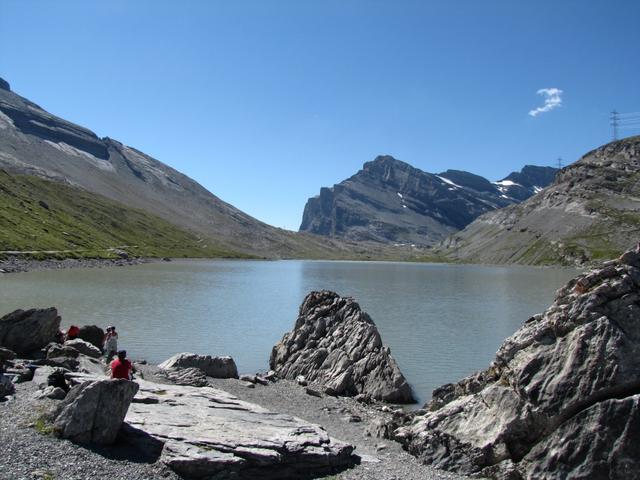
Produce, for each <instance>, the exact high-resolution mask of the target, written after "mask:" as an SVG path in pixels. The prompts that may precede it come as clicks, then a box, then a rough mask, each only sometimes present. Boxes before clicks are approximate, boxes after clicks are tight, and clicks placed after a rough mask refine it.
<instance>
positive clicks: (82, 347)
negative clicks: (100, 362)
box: [64, 338, 102, 358]
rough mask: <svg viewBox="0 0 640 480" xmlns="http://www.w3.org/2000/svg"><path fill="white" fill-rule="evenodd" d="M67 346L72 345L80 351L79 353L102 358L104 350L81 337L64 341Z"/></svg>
mask: <svg viewBox="0 0 640 480" xmlns="http://www.w3.org/2000/svg"><path fill="white" fill-rule="evenodd" d="M64 346H65V347H71V348H73V349H75V350H77V351H78V353H80V354H82V355H86V356H87V357H91V358H100V357H101V356H102V351H101V350H100V349H99V348H97V347H95V346H94V345H92V344H91V343H89V342H86V341H84V340H82V339H80V338H74V339H73V340H67V341H66V342H64Z"/></svg>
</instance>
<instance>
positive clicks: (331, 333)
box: [269, 290, 414, 403]
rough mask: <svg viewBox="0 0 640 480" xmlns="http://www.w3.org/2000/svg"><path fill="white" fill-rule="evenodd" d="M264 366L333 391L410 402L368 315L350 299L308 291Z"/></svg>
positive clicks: (282, 376)
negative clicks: (289, 327) (293, 323)
mask: <svg viewBox="0 0 640 480" xmlns="http://www.w3.org/2000/svg"><path fill="white" fill-rule="evenodd" d="M269 365H270V367H271V369H272V370H274V371H275V372H276V373H277V375H278V376H279V377H281V378H286V379H290V380H295V379H296V378H297V377H298V376H300V375H302V376H304V378H305V380H306V381H308V382H313V383H318V384H321V385H324V386H325V390H326V391H327V392H328V393H331V394H335V395H357V394H359V393H366V394H369V395H371V396H372V397H373V398H375V399H378V400H382V401H385V402H393V403H412V402H414V399H413V395H412V392H411V387H410V386H409V384H408V383H407V381H406V379H405V378H404V376H403V375H402V373H401V372H400V369H399V368H398V365H397V364H396V362H395V360H394V359H393V357H392V356H391V352H390V350H389V348H388V347H385V346H383V345H382V339H381V338H380V334H379V333H378V329H377V328H376V326H375V324H374V323H373V320H371V317H369V315H367V313H365V312H363V311H362V310H361V309H360V306H359V305H358V303H357V302H356V301H355V300H354V299H352V298H343V297H340V296H339V295H338V294H337V293H334V292H330V291H326V290H323V291H320V292H311V293H310V294H309V295H307V297H306V298H305V299H304V302H303V303H302V305H301V306H300V313H299V315H298V319H297V320H296V324H295V327H294V329H293V330H292V331H291V332H289V333H287V334H285V335H284V337H283V338H282V341H281V342H280V343H278V344H277V345H275V346H274V347H273V350H272V352H271V358H270V360H269Z"/></svg>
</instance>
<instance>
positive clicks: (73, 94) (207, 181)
mask: <svg viewBox="0 0 640 480" xmlns="http://www.w3.org/2000/svg"><path fill="white" fill-rule="evenodd" d="M639 22H640V2H638V1H635V0H630V1H611V0H609V1H600V0H589V1H585V0H581V1H577V0H573V1H572V0H568V1H558V0H556V1H546V0H544V1H513V0H503V1H491V0H486V1H480V0H467V1H464V0H460V1H456V2H447V1H444V0H443V1H439V2H430V1H426V0H424V1H408V0H398V1H376V0H324V1H303V0H292V1H267V0H256V1H241V0H239V1H226V2H222V1H184V2H178V1H159V0H153V1H143V0H136V1H135V2H133V1H123V0H110V1H92V2H86V1H63V2H62V1H61V2H51V1H25V0H0V76H2V77H3V78H5V79H6V80H8V81H9V82H10V83H11V85H12V89H13V90H14V91H16V92H17V93H19V94H21V95H23V96H25V97H27V98H29V99H31V100H33V101H34V102H36V103H38V104H39V105H41V106H42V107H43V108H45V109H47V110H49V111H50V112H52V113H54V114H56V115H59V116H61V117H63V118H66V119H68V120H71V121H73V122H76V123H78V124H80V125H83V126H85V127H88V128H90V129H92V130H93V131H95V132H96V133H97V134H98V135H99V136H109V137H112V138H115V139H117V140H120V141H122V142H123V143H126V144H128V145H131V146H133V147H136V148H138V149H140V150H142V151H144V152H146V153H148V154H150V155H152V156H154V157H155V158H157V159H158V160H161V161H163V162H164V163H167V164H169V165H171V166H172V167H174V168H176V169H178V170H180V171H182V172H184V173H186V174H187V175H189V176H191V177H192V178H194V179H195V180H197V181H198V182H200V183H201V184H202V185H204V186H205V187H206V188H207V189H209V190H210V191H211V192H213V193H214V194H216V195H218V196H219V197H220V198H222V199H223V200H225V201H227V202H229V203H231V204H233V205H235V206H236V207H238V208H240V209H241V210H244V211H245V212H247V213H249V214H251V215H253V216H255V217H256V218H258V219H260V220H262V221H265V222H267V223H270V224H272V225H275V226H279V227H284V228H288V229H293V230H297V228H298V226H299V224H300V220H301V217H302V211H303V208H304V204H305V202H306V200H307V198H308V197H310V196H313V195H316V194H317V193H318V192H319V189H320V187H321V186H331V185H333V184H334V183H338V182H339V181H341V180H343V179H345V178H347V177H349V176H351V175H352V174H354V173H355V172H356V171H357V170H359V169H360V168H361V167H362V164H363V163H364V162H366V161H369V160H372V159H373V158H374V157H375V156H376V155H379V154H390V155H393V156H394V157H396V158H398V159H401V160H404V161H406V162H408V163H410V164H412V165H414V166H416V167H418V168H420V169H422V170H425V171H428V172H433V173H436V172H440V171H443V170H446V169H448V168H452V169H460V170H467V171H470V172H473V173H476V174H479V175H483V176H485V177H487V178H489V179H490V180H497V179H499V178H502V177H504V176H506V175H507V174H508V173H509V172H511V171H513V170H519V169H520V168H521V167H522V166H523V165H525V164H536V165H553V164H554V163H555V162H556V159H557V158H558V157H562V158H563V159H564V162H565V163H569V162H572V161H575V160H576V159H578V158H579V157H580V156H581V155H582V154H584V153H586V152H587V151H588V150H590V149H592V148H594V147H596V146H599V145H600V144H602V143H606V142H608V141H609V140H610V139H611V130H610V128H609V126H608V116H609V112H610V111H611V110H612V109H613V108H616V109H617V110H618V111H621V112H637V111H640V90H639V88H638V87H639V85H640V83H639V79H640V61H639V60H638V48H639V47H640V29H639V28H638V23H639ZM542 89H547V90H546V93H545V92H543V93H541V94H538V93H537V92H538V91H539V90H542ZM550 89H558V90H561V91H562V93H558V92H556V91H554V90H550ZM545 99H548V100H549V102H550V103H549V105H550V107H548V111H543V112H541V113H539V114H536V115H535V116H532V115H530V114H529V112H531V111H533V110H535V109H537V108H542V107H544V104H545ZM545 110H547V109H545ZM623 133H624V134H626V135H630V134H634V133H635V134H638V133H640V131H639V130H636V131H632V130H625V131H623Z"/></svg>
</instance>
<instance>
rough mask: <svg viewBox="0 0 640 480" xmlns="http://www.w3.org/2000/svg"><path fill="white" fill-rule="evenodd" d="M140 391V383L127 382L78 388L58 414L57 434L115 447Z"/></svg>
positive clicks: (102, 382) (92, 383)
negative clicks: (113, 444) (123, 424)
mask: <svg viewBox="0 0 640 480" xmlns="http://www.w3.org/2000/svg"><path fill="white" fill-rule="evenodd" d="M137 391H138V384H137V383H134V382H131V381H129V380H123V379H118V380H97V381H87V382H83V383H81V384H79V385H76V386H75V387H73V388H72V389H71V390H70V391H69V393H68V394H67V396H66V398H65V399H64V400H63V402H62V403H61V404H60V405H59V407H58V408H57V410H56V412H55V414H54V417H55V420H54V423H53V428H54V432H55V434H56V435H58V436H60V437H62V438H67V439H69V440H71V441H73V442H77V443H91V444H98V445H109V444H112V443H113V442H114V441H115V439H116V436H117V435H118V432H119V431H120V427H121V426H122V422H123V421H124V417H125V416H126V414H127V410H128V409H129V405H130V404H131V400H132V399H133V396H134V395H135V394H136V392H137Z"/></svg>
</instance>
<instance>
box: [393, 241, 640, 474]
mask: <svg viewBox="0 0 640 480" xmlns="http://www.w3.org/2000/svg"><path fill="white" fill-rule="evenodd" d="M638 352H640V253H636V252H627V253H625V254H624V255H623V256H621V257H620V258H619V259H618V260H616V261H611V262H608V263H607V264H605V265H604V266H603V267H602V268H600V269H598V270H594V271H591V272H588V273H586V274H584V275H581V276H579V277H577V278H576V279H574V280H572V281H570V282H569V283H568V284H567V285H566V286H564V287H563V288H561V289H560V290H559V291H558V293H557V297H556V300H555V302H554V303H553V305H551V307H550V308H549V309H548V310H547V311H546V312H545V313H543V314H539V315H536V316H534V317H532V318H530V319H529V320H527V321H526V322H525V324H524V325H523V326H522V327H521V328H520V329H519V330H518V331H517V332H516V333H514V334H513V335H512V336H511V337H509V338H508V339H506V340H505V342H504V343H503V344H502V346H501V347H500V349H499V350H498V353H497V355H496V359H495V360H494V362H493V363H492V364H491V366H490V367H489V368H488V369H487V370H485V371H483V372H480V373H477V374H475V375H472V376H471V377H468V378H466V379H464V380H461V381H460V382H458V383H457V384H455V385H445V386H444V387H441V388H440V389H437V390H436V391H434V394H433V400H432V401H431V402H430V403H429V404H428V405H426V406H425V408H426V409H427V410H428V411H427V412H426V413H423V414H420V415H417V416H415V418H414V419H413V421H412V422H411V423H410V424H409V425H407V426H404V427H401V428H399V429H397V430H396V431H395V433H394V436H395V438H396V439H398V440H400V441H401V442H402V443H403V444H404V445H405V446H406V448H407V449H408V450H409V451H410V452H412V453H414V454H415V455H417V456H419V457H420V458H421V459H422V460H424V461H425V462H426V463H429V464H432V465H434V466H437V467H440V468H444V469H448V470H453V471H457V472H461V473H467V474H468V473H479V474H480V475H481V476H482V475H485V476H492V477H498V478H506V475H507V472H509V478H526V479H540V478H549V479H550V478H568V477H571V478H590V479H599V478H606V479H614V478H620V479H624V478H631V477H632V476H634V474H633V473H630V472H635V474H637V472H639V471H640V441H639V440H640V415H639V412H638V401H639V399H640V376H639V374H638V372H640V355H639V353H638Z"/></svg>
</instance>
